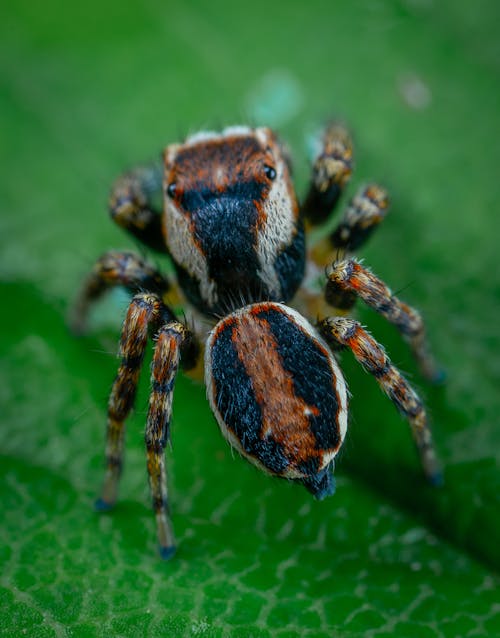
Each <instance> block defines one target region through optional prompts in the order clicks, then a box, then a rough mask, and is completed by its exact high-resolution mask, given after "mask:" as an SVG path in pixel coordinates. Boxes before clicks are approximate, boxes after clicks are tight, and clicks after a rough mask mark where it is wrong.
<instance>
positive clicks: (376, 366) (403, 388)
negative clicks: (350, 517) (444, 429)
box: [319, 317, 443, 486]
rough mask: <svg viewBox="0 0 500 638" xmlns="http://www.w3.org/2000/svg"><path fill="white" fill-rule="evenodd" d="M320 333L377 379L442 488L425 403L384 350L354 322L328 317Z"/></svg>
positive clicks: (428, 474) (433, 481)
mask: <svg viewBox="0 0 500 638" xmlns="http://www.w3.org/2000/svg"><path fill="white" fill-rule="evenodd" d="M319 329H320V331H321V333H322V334H323V336H324V337H325V338H326V339H327V340H328V341H330V342H331V341H333V342H334V343H338V344H341V345H342V346H346V347H348V348H349V349H350V350H351V351H352V353H353V354H354V356H355V357H356V359H357V360H358V362H359V363H360V364H361V365H362V366H363V368H364V369H365V370H366V371H367V372H369V373H370V374H371V375H373V376H374V377H375V379H376V380H377V382H378V384H379V385H380V387H381V389H382V390H383V391H384V392H385V393H386V394H387V396H388V397H389V398H390V399H391V401H392V402H393V403H394V405H395V406H396V408H397V409H398V410H399V412H400V413H401V414H402V415H403V416H404V417H406V418H407V419H408V421H409V424H410V428H411V432H412V435H413V439H414V441H415V443H416V446H417V450H418V452H419V455H420V461H421V464H422V467H423V471H424V474H425V476H426V477H427V480H428V481H429V482H430V483H431V484H432V485H436V486H437V485H441V484H442V483H443V474H442V470H441V466H440V463H439V461H438V459H437V456H436V451H435V449H434V444H433V441H432V434H431V430H430V427H429V424H428V421H427V415H426V412H425V410H424V407H423V404H422V401H421V400H420V398H419V396H418V395H417V393H416V392H415V391H414V390H413V388H412V387H411V386H410V384H409V383H408V382H407V381H406V379H405V378H404V377H403V375H402V374H401V373H400V372H399V370H398V369H397V368H396V367H395V366H394V365H393V364H392V363H391V361H390V359H389V357H388V356H387V354H386V353H385V351H384V349H383V347H382V346H381V345H380V344H379V343H377V342H376V341H375V339H373V337H372V336H371V335H370V334H369V333H368V332H367V331H366V330H364V329H363V328H362V327H361V325H360V324H359V322H357V321H354V320H353V319H347V318H345V317H335V318H331V317H329V318H326V319H324V320H323V321H321V322H320V324H319Z"/></svg>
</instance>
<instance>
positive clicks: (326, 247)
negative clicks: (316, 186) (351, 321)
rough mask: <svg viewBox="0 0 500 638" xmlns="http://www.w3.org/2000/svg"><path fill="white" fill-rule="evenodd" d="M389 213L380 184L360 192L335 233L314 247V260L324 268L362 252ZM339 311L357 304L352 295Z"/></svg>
mask: <svg viewBox="0 0 500 638" xmlns="http://www.w3.org/2000/svg"><path fill="white" fill-rule="evenodd" d="M388 209H389V197H388V194H387V191H386V190H385V189H384V188H382V187H381V186H379V185H378V184H368V185H365V186H362V187H361V188H359V189H358V192H357V193H356V195H355V196H354V197H353V198H352V199H351V201H350V202H349V204H348V205H347V207H346V209H345V210H344V213H343V215H342V218H341V220H340V221H339V223H338V224H337V226H336V227H335V229H334V231H333V232H332V233H331V234H330V235H328V236H327V237H324V238H322V239H321V240H319V241H318V242H316V243H315V244H314V246H313V247H312V249H311V251H310V255H311V258H312V260H313V261H314V262H315V263H316V265H317V266H319V267H320V268H324V267H325V266H326V265H327V264H331V263H332V261H335V260H338V259H340V258H343V257H344V256H345V255H346V254H348V253H353V252H354V251H355V250H358V248H361V247H362V246H363V245H364V244H365V243H366V242H367V241H368V239H369V238H370V237H371V236H372V234H373V232H374V231H375V229H376V228H377V227H378V225H379V224H380V223H381V222H382V221H383V220H384V219H385V217H386V215H387V212H388ZM339 301H340V305H338V306H335V307H337V308H342V309H347V308H349V307H351V306H352V305H353V304H354V299H351V301H350V304H349V295H345V296H344V298H343V299H342V298H339Z"/></svg>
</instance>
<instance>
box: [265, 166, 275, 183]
mask: <svg viewBox="0 0 500 638" xmlns="http://www.w3.org/2000/svg"><path fill="white" fill-rule="evenodd" d="M264 173H265V174H266V177H267V178H268V179H271V180H272V179H276V169H275V168H273V167H272V166H269V164H265V165H264Z"/></svg>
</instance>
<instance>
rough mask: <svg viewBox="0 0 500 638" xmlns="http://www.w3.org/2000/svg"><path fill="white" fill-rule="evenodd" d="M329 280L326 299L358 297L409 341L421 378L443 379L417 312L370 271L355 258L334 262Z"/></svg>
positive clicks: (334, 302) (328, 300) (332, 301)
mask: <svg viewBox="0 0 500 638" xmlns="http://www.w3.org/2000/svg"><path fill="white" fill-rule="evenodd" d="M327 276H328V281H327V284H326V290H325V298H326V301H327V303H329V304H330V305H332V306H336V304H337V303H338V299H339V296H340V298H342V297H345V296H346V295H347V296H349V295H351V296H353V297H359V298H360V299H362V300H363V301H364V302H365V303H366V304H367V305H368V306H369V307H370V308H373V310H375V311H376V312H378V313H379V314H380V315H382V317H384V318H385V319H387V321H389V322H390V323H392V324H393V325H395V326H396V327H397V329H398V330H399V332H400V333H401V334H402V336H403V338H404V339H405V340H406V341H407V342H408V344H409V345H410V348H411V350H412V353H413V356H414V357H415V359H416V361H417V363H418V365H419V367H420V370H421V372H422V374H423V375H424V377H425V378H426V379H428V380H429V381H432V382H434V383H440V382H441V381H442V380H443V378H444V373H443V371H442V370H441V369H440V368H439V366H438V364H437V363H436V360H435V359H434V356H433V355H432V353H431V351H430V348H429V344H428V342H427V338H426V334H425V326H424V322H423V320H422V317H421V316H420V314H419V313H418V312H417V311H416V310H415V309H414V308H411V307H410V306H408V305H407V304H405V303H403V302H402V301H400V300H399V299H398V298H397V297H396V295H394V294H393V293H392V292H391V290H390V289H389V288H388V286H386V284H385V283H384V282H383V281H381V280H380V279H379V278H378V277H376V276H375V275H374V274H373V273H372V272H371V271H370V270H368V269H367V268H364V267H363V266H361V264H360V263H359V261H357V260H356V259H344V260H340V261H337V262H335V263H334V264H332V266H330V267H329V268H328V269H327Z"/></svg>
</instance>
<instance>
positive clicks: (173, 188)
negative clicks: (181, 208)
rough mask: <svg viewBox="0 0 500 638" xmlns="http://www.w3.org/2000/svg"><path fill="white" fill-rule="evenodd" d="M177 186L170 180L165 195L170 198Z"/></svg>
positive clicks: (172, 196) (173, 195)
mask: <svg viewBox="0 0 500 638" xmlns="http://www.w3.org/2000/svg"><path fill="white" fill-rule="evenodd" d="M176 188H177V184H176V183H175V182H172V183H171V184H169V185H168V186H167V195H168V196H169V197H171V198H172V199H173V198H174V197H175V189H176Z"/></svg>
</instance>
